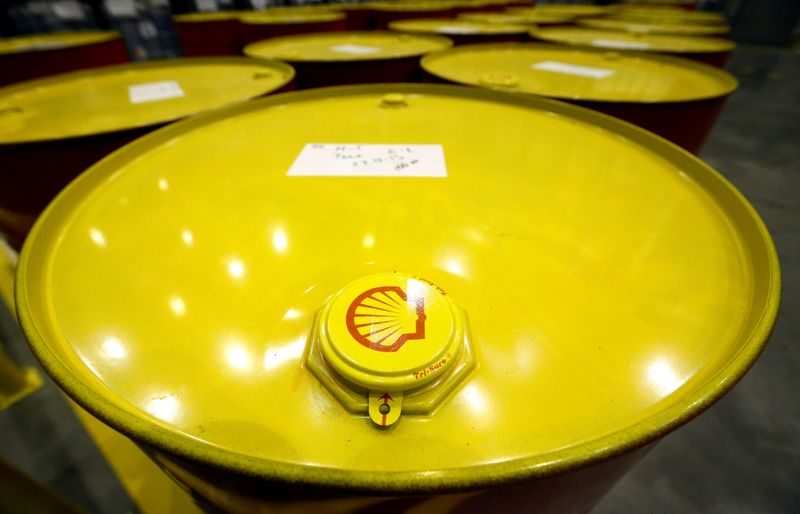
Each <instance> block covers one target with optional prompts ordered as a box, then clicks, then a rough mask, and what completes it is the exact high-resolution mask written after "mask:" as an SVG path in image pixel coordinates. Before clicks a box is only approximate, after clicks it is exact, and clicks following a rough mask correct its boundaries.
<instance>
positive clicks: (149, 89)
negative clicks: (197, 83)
mask: <svg viewBox="0 0 800 514" xmlns="http://www.w3.org/2000/svg"><path fill="white" fill-rule="evenodd" d="M128 96H129V97H130V100H131V103H132V104H142V103H145V102H156V101H158V100H167V99H168V98H180V97H182V96H185V95H184V93H183V89H181V86H180V84H178V83H177V82H175V81H174V80H164V81H162V82H149V83H147V84H136V85H135V86H128Z"/></svg>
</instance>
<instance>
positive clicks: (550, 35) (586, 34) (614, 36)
mask: <svg viewBox="0 0 800 514" xmlns="http://www.w3.org/2000/svg"><path fill="white" fill-rule="evenodd" d="M531 35H532V36H534V37H536V38H537V39H541V40H544V41H548V42H552V43H559V44H566V45H577V46H591V47H595V48H607V49H611V50H614V49H622V50H641V51H647V52H670V53H682V54H683V53H686V54H691V53H707V52H730V51H731V50H733V49H734V47H735V46H736V44H735V43H734V42H733V41H731V40H729V39H720V38H714V37H692V36H672V35H668V34H646V33H641V32H619V31H615V30H593V29H589V28H582V27H552V28H539V29H533V30H531Z"/></svg>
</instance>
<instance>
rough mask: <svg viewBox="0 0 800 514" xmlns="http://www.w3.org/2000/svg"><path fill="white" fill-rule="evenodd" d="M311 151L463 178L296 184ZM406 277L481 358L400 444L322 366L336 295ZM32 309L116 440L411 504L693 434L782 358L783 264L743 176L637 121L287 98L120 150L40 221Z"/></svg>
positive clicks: (23, 280)
mask: <svg viewBox="0 0 800 514" xmlns="http://www.w3.org/2000/svg"><path fill="white" fill-rule="evenodd" d="M389 93H392V94H402V95H404V96H405V98H406V102H405V103H404V104H403V105H402V106H395V107H392V108H387V106H386V105H385V103H384V102H383V99H384V98H385V97H386V95H387V94H389ZM464 112H468V113H469V119H470V123H464V122H463V117H461V116H459V115H457V114H458V113H464ZM321 113H324V116H321ZM309 120H323V121H320V122H315V123H309ZM324 120H330V121H324ZM341 120H347V123H341ZM498 122H500V123H502V125H503V127H504V130H503V131H488V132H487V130H486V127H487V126H493V125H495V124H497V123H498ZM254 142H257V144H254ZM476 142H480V143H479V144H476ZM309 143H312V144H313V143H350V144H360V145H366V144H382V145H383V144H399V145H418V144H428V145H441V149H442V152H443V154H444V157H445V162H446V168H447V169H446V172H447V175H446V177H442V176H438V178H433V177H427V176H417V177H414V176H391V175H389V176H349V175H348V173H347V172H342V173H340V175H338V176H336V175H334V176H314V175H313V173H312V174H311V175H306V176H297V175H287V172H288V170H289V169H290V167H291V166H292V164H293V162H295V160H296V159H297V157H298V154H299V153H300V152H301V150H302V149H303V148H304V147H305V145H307V144H309ZM420 158H424V156H422V154H420ZM330 166H333V165H332V164H331V165H330ZM144 213H146V215H145V214H144ZM394 271H398V272H405V273H408V274H410V275H413V276H415V277H421V278H424V279H425V280H426V281H430V283H432V284H436V286H438V287H440V288H441V289H442V291H445V292H446V294H447V296H448V298H450V299H451V301H453V302H454V303H456V304H457V305H458V306H459V307H461V308H463V309H464V311H465V312H466V313H467V317H468V318H469V324H470V329H471V333H472V338H473V342H474V345H475V353H476V358H477V360H478V362H479V367H478V368H477V370H476V371H475V372H474V373H473V374H472V375H471V376H470V377H469V379H468V380H467V381H465V382H464V383H463V384H462V386H461V387H460V388H459V389H457V390H455V391H454V392H453V393H452V395H451V397H450V398H449V399H448V401H446V402H444V403H443V404H442V406H441V408H439V410H437V411H436V412H435V413H434V414H431V415H430V416H405V415H404V416H403V417H402V419H401V421H400V422H399V423H396V424H395V425H394V426H393V427H392V429H391V430H390V431H389V432H384V431H380V430H376V429H375V428H374V427H373V426H371V425H372V423H365V417H364V416H363V415H354V414H352V413H350V412H348V411H346V410H345V409H344V408H343V407H342V406H341V404H340V403H339V402H338V401H337V400H336V399H335V398H334V397H333V396H331V395H330V394H328V392H327V391H326V390H325V389H324V388H323V387H321V385H320V383H319V382H318V380H317V379H316V378H315V377H314V376H313V375H312V374H311V373H309V371H308V370H307V369H305V368H304V367H303V365H302V363H303V362H304V360H303V355H304V352H306V351H307V344H308V339H309V334H310V332H311V330H312V326H313V320H314V318H315V317H316V316H317V313H318V312H319V311H320V309H321V308H322V307H323V306H324V305H326V303H327V302H329V301H330V299H331V295H334V294H335V293H336V292H337V291H340V290H341V289H342V288H346V287H347V285H348V284H350V283H352V282H353V281H356V280H359V279H361V278H362V277H366V276H369V275H373V274H376V273H391V272H394ZM16 293H17V304H18V310H19V312H20V318H21V320H22V325H23V328H24V330H25V333H26V335H27V337H28V338H29V339H30V341H31V344H32V347H33V349H34V351H35V352H36V354H37V356H38V357H39V359H40V360H41V361H42V362H43V364H44V366H45V367H46V368H47V369H48V371H49V372H50V373H51V374H52V375H53V376H54V377H55V378H56V380H57V381H58V382H59V384H60V385H61V386H62V387H64V388H65V389H66V390H67V391H68V392H69V393H70V394H71V395H72V396H73V397H74V398H76V399H77V400H78V401H79V402H80V403H81V404H82V405H83V406H84V407H86V408H88V409H90V410H91V411H92V412H94V413H95V414H96V415H98V416H100V417H101V418H102V419H104V420H105V421H106V422H108V423H111V424H112V425H114V426H115V427H117V428H118V429H120V430H123V431H125V432H127V433H129V434H131V435H133V436H134V437H136V438H138V439H140V440H143V441H145V442H147V443H148V444H151V445H154V446H156V447H158V448H162V449H163V450H165V451H168V452H169V453H172V454H177V455H180V456H188V457H191V458H193V459H197V460H200V461H202V462H208V463H212V462H213V463H214V465H216V466H221V467H224V468H226V469H236V470H245V471H246V472H247V473H248V474H258V475H262V476H270V477H284V478H286V479H291V480H302V481H313V482H316V483H319V484H340V485H341V484H345V485H347V486H352V487H381V490H382V491H386V490H398V491H399V490H402V488H405V487H414V488H415V490H423V489H425V488H426V487H431V486H441V485H442V484H445V483H451V484H455V483H457V484H460V485H470V484H472V485H474V484H476V483H478V484H480V483H485V482H486V481H487V480H490V479H491V481H494V480H503V479H507V478H509V477H514V476H526V475H527V474H529V473H530V470H532V469H536V470H537V471H536V474H544V473H548V472H553V471H556V470H563V469H564V468H565V467H569V466H570V465H576V464H577V463H581V462H586V461H587V460H593V459H599V458H604V456H608V455H609V454H613V453H615V452H617V451H620V450H622V449H626V448H627V449H630V448H632V447H636V446H638V445H640V444H643V443H644V442H646V441H647V440H650V439H652V438H653V437H656V436H658V435H660V434H662V433H663V432H664V431H665V430H669V429H670V428H674V427H675V426H676V425H677V424H680V423H682V422H685V421H686V420H687V419H689V418H690V417H691V416H693V415H695V414H697V412H698V411H699V410H701V409H702V408H703V406H707V404H708V402H710V401H712V400H713V399H715V398H717V397H718V396H719V395H721V394H722V393H723V392H724V391H726V390H727V389H728V388H730V387H731V386H732V385H733V383H734V382H735V381H736V380H737V379H738V378H739V377H740V376H741V375H742V374H743V373H744V372H745V371H746V369H747V368H748V367H749V365H750V364H751V363H752V361H753V359H754V358H755V356H756V355H757V354H758V352H759V351H760V349H761V348H762V346H763V344H764V342H765V339H766V337H767V335H768V333H769V331H770V329H771V327H772V324H773V323H774V319H775V315H776V312H777V303H778V296H779V272H778V265H777V257H776V254H775V252H774V248H773V246H772V244H771V241H770V239H769V235H768V234H767V232H766V229H765V228H764V226H763V224H762V223H761V222H760V220H759V219H758V217H757V215H756V214H755V212H754V211H753V210H752V208H751V207H750V206H749V204H747V203H746V201H745V200H744V199H743V198H742V197H741V196H740V195H739V194H738V193H737V192H736V191H735V190H734V189H733V187H732V186H730V185H729V184H728V183H727V182H725V181H724V179H723V178H722V177H720V176H719V175H717V174H716V173H715V172H714V171H713V170H711V169H710V168H708V167H707V166H706V165H705V164H703V163H702V162H701V161H699V160H697V159H696V158H694V157H692V156H691V155H689V154H687V153H685V152H683V151H681V150H679V149H678V148H676V147H674V146H671V145H668V144H666V143H664V142H663V141H662V140H659V139H657V138H655V137H653V136H652V135H650V134H648V133H646V132H644V131H641V130H639V129H637V128H635V127H633V126H630V125H627V124H623V123H620V122H618V121H616V120H614V119H612V118H609V117H605V116H601V115H598V114H596V113H593V112H591V111H588V110H585V109H578V108H575V107H572V106H569V105H567V104H563V103H558V102H551V101H548V100H545V99H542V98H536V97H527V96H522V95H502V94H500V93H495V92H491V91H483V90H479V89H476V88H456V87H448V86H423V85H387V86H363V87H352V88H337V89H327V90H324V91H323V90H316V91H309V92H303V93H292V94H288V95H282V96H276V97H271V98H266V99H263V100H258V101H255V102H250V103H247V104H242V105H239V106H235V107H232V108H229V109H225V110H221V111H217V112H212V113H208V114H206V115H203V116H198V117H194V118H191V119H189V120H186V121H184V122H182V123H180V124H175V125H171V126H169V127H167V128H165V129H163V130H161V131H159V132H157V133H154V134H152V135H150V136H147V137H145V138H143V139H140V140H138V141H137V142H135V143H133V144H132V145H129V146H127V147H125V148H124V149H123V150H121V151H119V152H117V153H115V154H114V155H112V156H111V157H110V158H108V159H105V160H104V161H102V162H101V163H99V164H98V165H96V166H94V167H93V168H92V169H90V170H89V171H88V172H86V173H84V174H82V175H81V176H80V177H79V178H78V179H77V180H76V181H75V182H73V183H72V184H71V185H70V186H69V187H68V188H67V189H66V190H65V191H64V192H62V194H61V195H60V196H59V197H58V198H57V199H56V200H55V202H54V203H52V204H51V205H50V207H49V208H48V210H47V211H46V212H45V213H44V215H43V216H42V217H41V218H40V220H39V221H38V223H37V225H36V226H35V227H34V230H33V231H32V233H31V235H30V236H29V238H28V240H27V241H26V245H25V248H24V249H23V253H22V258H21V260H20V265H19V272H18V276H17V290H16ZM404 403H405V401H404ZM392 472H397V473H392ZM432 477H433V478H432ZM493 483H494V482H493Z"/></svg>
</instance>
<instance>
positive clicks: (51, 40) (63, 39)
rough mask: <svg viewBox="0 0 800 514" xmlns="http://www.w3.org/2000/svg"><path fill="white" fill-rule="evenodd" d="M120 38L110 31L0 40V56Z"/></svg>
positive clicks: (61, 33) (39, 35)
mask: <svg viewBox="0 0 800 514" xmlns="http://www.w3.org/2000/svg"><path fill="white" fill-rule="evenodd" d="M119 37H120V36H119V34H117V33H116V32H110V31H80V32H57V33H54V34H37V35H33V36H18V37H8V38H0V54H13V53H22V52H35V51H39V50H52V49H54V48H65V47H70V46H81V45H91V44H95V43H102V42H104V41H110V40H112V39H118V38H119Z"/></svg>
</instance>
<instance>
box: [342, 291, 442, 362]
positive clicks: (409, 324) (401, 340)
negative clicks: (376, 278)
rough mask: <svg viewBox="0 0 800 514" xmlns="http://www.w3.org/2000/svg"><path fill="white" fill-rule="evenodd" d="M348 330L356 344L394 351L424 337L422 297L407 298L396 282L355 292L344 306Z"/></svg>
mask: <svg viewBox="0 0 800 514" xmlns="http://www.w3.org/2000/svg"><path fill="white" fill-rule="evenodd" d="M345 319H346V323H347V330H348V331H349V332H350V335H351V336H352V337H353V339H355V340H356V341H357V342H358V343H359V344H361V345H363V346H366V347H367V348H369V349H370V350H376V351H379V352H396V351H397V350H399V349H400V348H401V347H402V346H403V345H404V344H405V343H406V342H407V341H410V340H413V339H425V320H426V316H425V300H424V298H423V297H422V296H419V297H416V298H411V299H409V298H408V295H407V294H406V292H405V291H404V290H403V289H402V288H401V287H399V286H380V287H373V288H371V289H368V290H366V291H364V292H363V293H361V294H360V295H358V296H357V297H356V298H355V299H354V300H353V301H352V302H351V303H350V306H349V307H348V309H347V315H346V318H345Z"/></svg>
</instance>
